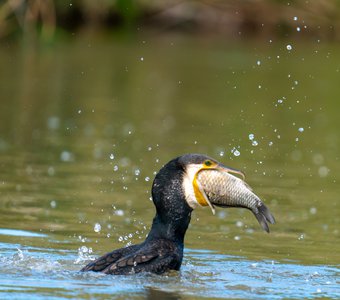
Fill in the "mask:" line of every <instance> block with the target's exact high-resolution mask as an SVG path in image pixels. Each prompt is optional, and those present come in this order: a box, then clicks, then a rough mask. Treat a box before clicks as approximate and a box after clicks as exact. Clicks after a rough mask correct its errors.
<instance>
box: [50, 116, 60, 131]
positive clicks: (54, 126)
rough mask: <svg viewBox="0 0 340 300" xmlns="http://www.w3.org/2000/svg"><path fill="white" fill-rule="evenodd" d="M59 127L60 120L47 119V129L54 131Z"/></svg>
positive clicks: (55, 118)
mask: <svg viewBox="0 0 340 300" xmlns="http://www.w3.org/2000/svg"><path fill="white" fill-rule="evenodd" d="M59 126H60V119H59V118H58V117H49V118H48V119H47V127H48V129H52V130H56V129H58V128H59Z"/></svg>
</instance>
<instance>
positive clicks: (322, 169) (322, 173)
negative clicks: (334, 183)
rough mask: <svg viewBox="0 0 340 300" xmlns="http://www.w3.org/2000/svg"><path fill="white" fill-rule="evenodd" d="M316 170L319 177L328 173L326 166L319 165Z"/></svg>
mask: <svg viewBox="0 0 340 300" xmlns="http://www.w3.org/2000/svg"><path fill="white" fill-rule="evenodd" d="M318 172H319V176H320V177H326V176H327V175H328V173H329V169H328V168H327V167H326V166H321V167H320V168H319V171H318Z"/></svg>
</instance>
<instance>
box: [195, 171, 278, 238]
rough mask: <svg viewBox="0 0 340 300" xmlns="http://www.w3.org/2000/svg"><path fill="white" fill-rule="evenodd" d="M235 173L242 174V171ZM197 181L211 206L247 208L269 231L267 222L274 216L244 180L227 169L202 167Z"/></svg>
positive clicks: (271, 220)
mask: <svg viewBox="0 0 340 300" xmlns="http://www.w3.org/2000/svg"><path fill="white" fill-rule="evenodd" d="M235 171H236V170H235ZM235 173H239V174H242V176H244V175H243V173H242V172H239V171H237V172H235ZM197 181H198V182H199V184H200V188H201V189H202V190H203V191H204V193H205V195H206V197H207V199H208V200H209V201H210V203H211V204H212V206H213V205H216V206H220V207H244V208H247V209H249V210H251V211H252V213H253V214H254V215H255V217H256V219H257V221H258V222H259V224H260V225H261V226H262V228H263V229H264V230H265V231H266V232H268V233H269V226H268V222H269V223H270V224H274V223H275V218H274V216H273V215H272V214H271V212H270V211H269V209H268V208H267V206H266V205H265V204H264V203H263V202H262V201H261V199H260V198H259V197H258V196H257V195H256V194H255V193H254V192H253V191H252V189H251V188H250V186H249V185H248V184H247V183H246V182H245V181H244V180H242V179H241V178H239V177H236V176H234V175H232V174H230V173H229V172H227V171H221V170H218V169H203V170H201V171H200V172H199V173H198V174H197Z"/></svg>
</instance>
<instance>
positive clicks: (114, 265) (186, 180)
mask: <svg viewBox="0 0 340 300" xmlns="http://www.w3.org/2000/svg"><path fill="white" fill-rule="evenodd" d="M230 173H237V174H240V175H242V176H244V175H243V173H242V172H240V171H237V170H235V169H231V168H228V167H226V166H224V165H222V164H220V163H219V162H217V161H216V160H214V159H212V158H210V157H208V156H205V155H201V154H185V155H183V156H180V157H177V158H175V159H173V160H171V161H170V162H168V163H167V164H166V165H165V166H164V167H162V168H161V170H160V171H159V172H158V174H157V175H156V177H155V179H154V182H153V185H152V199H153V202H154V205H155V207H156V216H155V217H154V219H153V222H152V227H151V230H150V232H149V234H148V236H147V238H146V239H145V241H144V242H143V243H141V244H138V245H132V246H129V247H125V248H121V249H117V250H114V251H112V252H110V253H107V254H105V255H103V256H102V257H100V258H98V259H96V260H95V261H92V262H90V263H89V264H88V265H87V266H85V267H84V268H83V269H82V271H94V272H103V273H106V274H116V275H124V274H134V273H139V272H151V273H156V274H162V273H164V272H167V271H169V270H179V269H180V267H181V264H182V259H183V248H184V235H185V232H186V230H187V229H188V226H189V223H190V219H191V213H192V211H193V209H194V208H195V207H197V206H208V205H209V206H210V207H211V209H212V210H213V212H214V204H215V205H217V206H224V207H229V206H234V207H245V208H248V209H250V210H252V212H253V213H254V215H255V216H256V218H257V219H258V221H259V223H260V224H261V225H262V227H263V228H264V229H265V230H266V231H267V232H269V229H268V224H267V222H269V223H272V224H273V223H275V220H274V217H273V216H272V215H271V213H270V212H269V210H268V209H267V207H266V206H265V205H264V204H263V202H262V201H261V200H260V199H259V198H258V197H257V196H256V195H255V194H254V193H252V192H251V189H250V188H249V186H248V185H246V183H245V182H244V181H243V180H242V179H240V178H238V177H236V176H233V175H231V174H230Z"/></svg>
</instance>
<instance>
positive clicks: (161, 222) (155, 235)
mask: <svg viewBox="0 0 340 300" xmlns="http://www.w3.org/2000/svg"><path fill="white" fill-rule="evenodd" d="M190 219H191V211H188V212H187V214H186V215H181V216H180V217H179V218H177V219H169V218H168V216H166V217H165V218H164V216H162V215H160V214H158V213H156V216H155V217H154V219H153V222H152V226H151V230H150V232H149V234H148V237H147V239H148V240H153V239H167V240H171V241H173V242H176V243H180V244H182V245H183V243H184V236H185V233H186V231H187V229H188V226H189V223H190Z"/></svg>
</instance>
